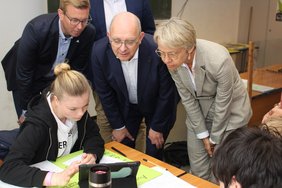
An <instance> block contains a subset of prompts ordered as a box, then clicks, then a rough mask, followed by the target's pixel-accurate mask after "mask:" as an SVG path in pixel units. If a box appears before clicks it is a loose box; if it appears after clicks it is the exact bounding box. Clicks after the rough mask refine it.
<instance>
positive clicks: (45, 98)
mask: <svg viewBox="0 0 282 188" xmlns="http://www.w3.org/2000/svg"><path fill="white" fill-rule="evenodd" d="M54 72H55V75H56V79H55V80H54V81H53V82H52V84H51V86H50V90H46V91H45V90H44V91H43V93H42V94H41V95H38V96H35V97H34V98H33V99H32V100H31V101H30V102H29V105H28V111H27V113H26V119H25V121H24V122H23V124H22V126H21V127H20V133H19V135H18V137H17V138H16V140H15V141H14V143H13V145H12V146H11V148H10V151H9V153H8V155H7V156H6V158H5V160H4V163H3V165H2V166H1V168H0V179H1V180H2V181H3V182H6V183H9V184H13V185H17V186H23V187H34V186H35V187H42V186H63V185H66V184H67V183H68V182H69V180H70V178H71V177H72V176H73V175H74V174H75V173H76V172H78V165H79V164H85V163H87V164H94V163H96V162H99V160H100V159H101V157H102V155H103V153H104V141H103V139H102V137H101V136H100V134H99V128H98V126H97V124H96V123H95V122H94V121H93V120H92V119H91V118H90V117H89V114H88V112H87V108H88V104H89V96H90V94H91V93H92V88H91V87H90V85H89V83H88V80H87V79H86V78H85V76H83V74H82V73H80V72H78V71H74V70H70V66H69V65H68V64H65V63H61V64H58V65H57V66H56V67H55V70H54ZM78 150H83V152H84V153H83V154H82V159H81V161H75V162H74V163H72V164H71V165H70V166H69V167H67V169H65V170H64V171H62V172H59V173H53V172H48V171H44V170H40V169H38V168H35V167H30V165H31V164H34V163H38V162H41V161H45V160H49V161H55V160H56V159H57V158H58V157H61V156H64V155H67V154H69V153H72V152H75V151H78Z"/></svg>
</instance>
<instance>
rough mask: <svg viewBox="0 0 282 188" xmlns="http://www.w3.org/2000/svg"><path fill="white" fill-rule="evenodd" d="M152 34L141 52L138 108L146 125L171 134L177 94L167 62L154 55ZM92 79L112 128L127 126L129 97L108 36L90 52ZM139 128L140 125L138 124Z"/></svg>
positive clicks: (144, 41) (141, 45)
mask: <svg viewBox="0 0 282 188" xmlns="http://www.w3.org/2000/svg"><path fill="white" fill-rule="evenodd" d="M156 48H157V46H156V44H155V43H154V41H153V38H152V35H149V34H145V37H144V38H143V40H142V42H141V44H140V46H139V54H138V77H137V97H138V109H139V110H140V111H141V115H142V116H143V117H145V120H146V125H147V126H149V127H151V128H152V129H153V130H155V131H158V132H163V133H165V134H168V132H169V130H170V129H171V127H172V126H173V124H174V122H175V118H176V106H177V102H178V99H179V98H178V97H179V96H178V93H177V90H176V87H175V84H174V82H173V80H172V78H171V76H170V74H169V72H168V70H167V67H166V66H165V64H164V63H163V62H162V61H161V59H160V58H159V57H158V56H157V55H156V54H155V52H154V51H155V49H156ZM91 66H92V71H93V75H94V76H93V82H94V86H95V90H96V92H97V94H98V95H99V97H100V100H101V103H102V105H103V109H104V111H105V113H106V116H107V118H108V120H109V122H110V125H111V126H112V128H114V129H117V128H121V127H123V126H124V125H125V126H126V123H127V122H125V119H126V118H127V117H128V114H129V113H130V110H129V105H130V102H129V96H128V91H127V87H126V82H125V78H124V75H123V71H122V67H121V62H120V60H119V59H117V58H116V56H115V55H114V53H113V51H112V48H111V46H110V44H109V40H108V38H107V37H105V38H103V39H100V40H98V41H96V42H95V43H94V46H93V49H92V55H91ZM137 128H138V127H137Z"/></svg>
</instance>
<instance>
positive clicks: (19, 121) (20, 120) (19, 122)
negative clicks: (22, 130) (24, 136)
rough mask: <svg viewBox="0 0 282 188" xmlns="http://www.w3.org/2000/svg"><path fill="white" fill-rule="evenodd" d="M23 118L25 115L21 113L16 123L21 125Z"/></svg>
mask: <svg viewBox="0 0 282 188" xmlns="http://www.w3.org/2000/svg"><path fill="white" fill-rule="evenodd" d="M24 120H25V116H24V115H23V114H22V115H21V116H20V118H19V119H18V124H19V125H20V126H21V125H22V123H23V122H24Z"/></svg>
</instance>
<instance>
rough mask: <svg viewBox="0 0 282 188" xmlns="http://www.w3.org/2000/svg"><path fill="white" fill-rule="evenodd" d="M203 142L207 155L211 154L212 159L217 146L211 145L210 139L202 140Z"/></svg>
mask: <svg viewBox="0 0 282 188" xmlns="http://www.w3.org/2000/svg"><path fill="white" fill-rule="evenodd" d="M202 141H203V143H204V146H205V149H206V151H207V153H208V154H209V156H210V157H212V155H213V151H214V147H215V144H213V143H211V142H210V140H209V138H208V137H207V138H204V139H202Z"/></svg>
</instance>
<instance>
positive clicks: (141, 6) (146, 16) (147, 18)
mask: <svg viewBox="0 0 282 188" xmlns="http://www.w3.org/2000/svg"><path fill="white" fill-rule="evenodd" d="M90 4H91V9H90V15H91V17H92V22H91V23H92V24H93V25H94V26H95V28H96V37H95V40H98V39H101V38H103V37H105V36H107V28H106V21H105V11H104V1H103V0H90ZM125 4H126V9H127V11H128V12H131V13H133V14H135V15H136V16H137V17H138V18H139V20H140V22H141V28H142V31H144V32H145V33H149V34H154V32H155V30H156V27H155V22H154V17H153V14H152V11H151V7H150V4H149V1H148V0H125Z"/></svg>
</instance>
